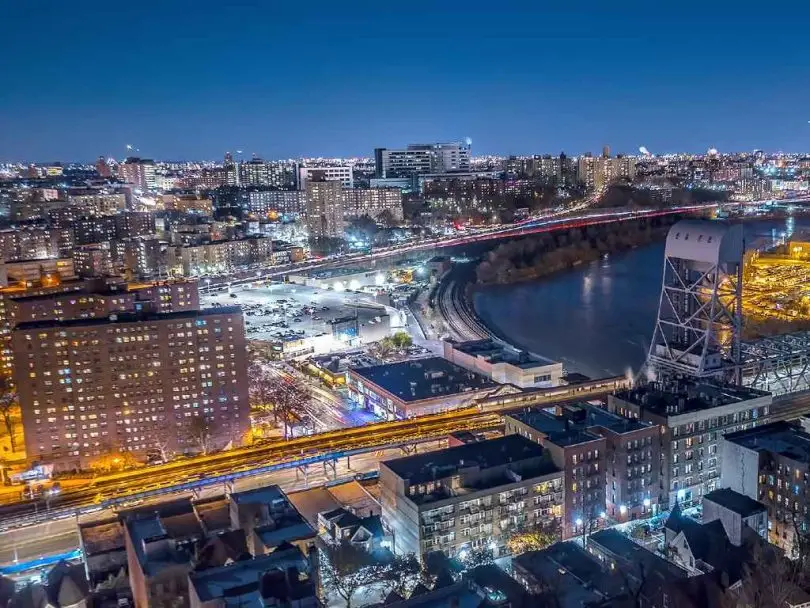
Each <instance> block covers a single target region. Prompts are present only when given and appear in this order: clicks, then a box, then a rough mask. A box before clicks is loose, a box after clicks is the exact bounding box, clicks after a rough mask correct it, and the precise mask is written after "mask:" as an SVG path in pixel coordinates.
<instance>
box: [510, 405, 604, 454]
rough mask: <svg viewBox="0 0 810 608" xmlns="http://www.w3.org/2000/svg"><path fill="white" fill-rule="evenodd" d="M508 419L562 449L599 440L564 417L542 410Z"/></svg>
mask: <svg viewBox="0 0 810 608" xmlns="http://www.w3.org/2000/svg"><path fill="white" fill-rule="evenodd" d="M509 417H510V418H513V419H514V420H517V421H518V422H522V423H523V424H525V425H526V426H529V427H531V428H533V429H534V430H535V431H538V432H540V433H543V435H545V436H546V437H547V438H548V440H549V441H550V442H551V443H553V444H555V445H559V446H563V447H567V446H571V445H578V444H580V443H587V442H589V441H597V440H599V439H601V437H599V435H596V434H594V433H589V432H587V431H586V430H585V428H584V427H583V426H582V425H579V424H577V423H575V422H572V421H571V420H569V419H568V418H566V417H565V416H555V415H554V414H552V413H551V412H547V411H546V410H544V409H532V410H529V411H526V412H520V413H516V414H509Z"/></svg>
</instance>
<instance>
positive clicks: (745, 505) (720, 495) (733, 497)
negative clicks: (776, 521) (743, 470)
mask: <svg viewBox="0 0 810 608" xmlns="http://www.w3.org/2000/svg"><path fill="white" fill-rule="evenodd" d="M703 500H704V501H706V500H710V501H711V502H714V503H717V504H718V505H720V506H721V507H725V508H726V509H729V510H730V511H733V512H734V513H737V514H738V515H739V516H740V517H750V516H751V515H754V514H756V513H762V512H763V511H766V510H767V507H766V506H765V505H763V504H762V503H761V502H759V501H758V500H754V499H753V498H750V497H748V496H746V495H745V494H740V493H739V492H735V491H734V490H732V489H731V488H722V489H720V490H714V491H713V492H709V493H708V494H706V495H705V496H704V497H703Z"/></svg>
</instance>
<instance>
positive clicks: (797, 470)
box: [720, 422, 810, 553]
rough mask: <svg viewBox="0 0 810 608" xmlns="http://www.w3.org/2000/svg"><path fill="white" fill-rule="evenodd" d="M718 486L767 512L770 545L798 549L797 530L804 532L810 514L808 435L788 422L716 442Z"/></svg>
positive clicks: (749, 430) (733, 435) (787, 549)
mask: <svg viewBox="0 0 810 608" xmlns="http://www.w3.org/2000/svg"><path fill="white" fill-rule="evenodd" d="M720 451H721V453H722V460H723V464H722V474H721V476H720V485H721V486H722V487H724V488H731V489H732V490H734V491H736V492H739V493H740V494H744V495H746V496H748V497H749V498H752V499H754V500H758V501H759V502H761V503H763V504H764V505H765V506H766V507H767V508H768V524H769V525H768V540H770V542H771V543H773V544H774V545H777V546H779V547H781V548H782V549H785V550H786V551H788V552H793V551H796V552H797V553H798V550H799V549H800V547H799V543H800V542H803V541H801V540H800V539H798V538H797V537H796V532H797V527H798V526H801V532H806V531H807V529H806V528H807V512H808V511H809V510H810V493H809V492H808V480H810V434H808V433H807V432H806V431H805V430H803V429H802V428H801V427H798V426H795V425H792V424H790V423H788V422H774V423H772V424H766V425H763V426H758V427H755V428H749V429H747V430H744V431H739V432H737V433H728V434H726V435H725V436H724V437H723V439H722V440H721V442H720Z"/></svg>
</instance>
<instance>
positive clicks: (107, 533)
mask: <svg viewBox="0 0 810 608" xmlns="http://www.w3.org/2000/svg"><path fill="white" fill-rule="evenodd" d="M79 536H80V537H81V539H82V546H83V547H84V552H85V554H86V555H88V556H90V555H97V554H99V553H107V552H109V551H123V550H124V549H125V545H126V543H125V541H124V527H123V526H122V525H121V522H120V521H119V520H118V519H105V520H101V521H94V522H88V523H84V524H79Z"/></svg>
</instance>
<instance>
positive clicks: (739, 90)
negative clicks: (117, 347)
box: [0, 0, 810, 161]
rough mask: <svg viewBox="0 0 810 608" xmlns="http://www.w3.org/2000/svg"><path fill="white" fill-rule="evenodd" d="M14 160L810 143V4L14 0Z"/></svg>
mask: <svg viewBox="0 0 810 608" xmlns="http://www.w3.org/2000/svg"><path fill="white" fill-rule="evenodd" d="M0 21H2V24H3V25H2V35H1V36H0V75H1V76H0V160H28V161H47V160H90V159H94V158H96V157H97V156H98V155H99V154H104V155H113V156H117V157H120V156H124V155H125V153H126V151H125V146H126V144H134V145H136V146H137V147H138V148H140V151H141V154H142V155H143V156H150V157H155V158H161V159H177V160H183V159H215V158H221V157H222V154H223V153H224V152H225V151H226V150H231V151H235V150H237V149H241V150H243V151H244V152H245V154H250V153H252V152H255V153H257V154H259V155H261V156H263V157H266V158H286V157H298V156H316V155H321V156H339V155H371V154H372V150H373V148H374V147H376V146H381V147H398V146H402V145H404V144H406V143H408V142H417V141H438V140H460V139H462V138H464V137H471V138H472V140H473V152H474V153H475V154H487V153H494V154H509V153H512V154H530V153H546V152H548V153H558V152H560V151H561V150H565V151H566V152H567V153H569V154H579V153H582V152H585V151H593V152H597V151H599V150H601V147H602V145H604V144H609V145H610V146H611V149H612V150H613V151H615V152H634V151H636V150H637V148H638V146H640V145H644V146H646V147H647V148H649V150H651V151H652V152H653V153H662V152H670V151H704V150H706V149H707V148H709V147H716V148H718V149H719V150H721V151H731V150H749V149H753V148H764V149H766V150H785V151H804V150H810V123H808V121H809V120H810V53H809V52H808V51H810V36H808V35H807V27H808V25H807V24H808V23H810V2H808V1H807V0H790V1H788V2H784V3H766V2H757V3H754V2H752V1H751V0H736V1H735V0H701V1H699V2H698V1H694V0H683V1H681V2H674V1H672V0H644V1H637V0H623V1H616V0H554V1H547V0H535V1H534V2H518V1H512V0H501V1H493V0H488V1H486V2H477V1H476V0H467V1H466V2H456V1H455V0H434V1H432V2H428V1H423V0H404V1H394V2H386V1H385V0H376V1H374V2H366V1H363V0H344V1H342V2H336V1H324V0H307V1H305V2H289V1H287V0H255V1H252V2H250V1H246V0H225V1H223V0H217V1H214V0H196V1H194V2H192V1H185V0H182V1H181V0H162V1H158V0H135V1H130V2H109V0H105V1H104V2H99V1H97V0H42V1H40V2H36V3H33V4H32V3H31V2H27V1H12V0H7V1H6V2H2V9H1V10H0Z"/></svg>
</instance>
